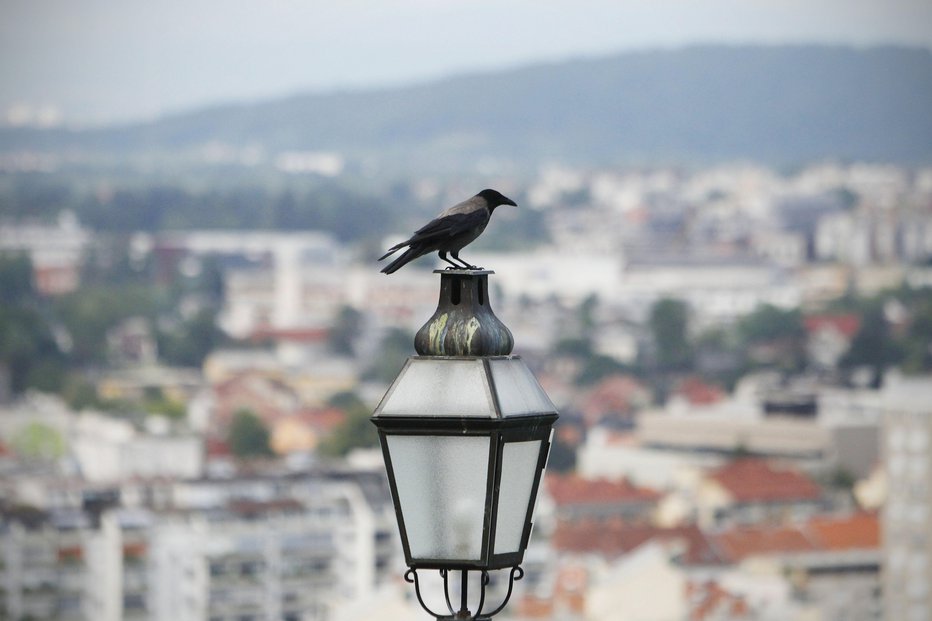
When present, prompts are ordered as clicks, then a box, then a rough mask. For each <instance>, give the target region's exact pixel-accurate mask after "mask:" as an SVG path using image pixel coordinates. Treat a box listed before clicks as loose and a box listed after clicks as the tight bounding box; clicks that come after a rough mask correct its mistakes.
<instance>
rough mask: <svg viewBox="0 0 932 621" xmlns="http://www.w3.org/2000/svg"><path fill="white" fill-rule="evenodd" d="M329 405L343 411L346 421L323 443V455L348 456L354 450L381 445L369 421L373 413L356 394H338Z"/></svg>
mask: <svg viewBox="0 0 932 621" xmlns="http://www.w3.org/2000/svg"><path fill="white" fill-rule="evenodd" d="M329 405H330V406H331V407H335V408H338V409H340V410H343V412H344V413H345V414H346V420H345V421H344V422H343V424H341V425H340V426H339V427H337V428H336V429H335V430H334V431H333V433H332V434H331V435H330V437H328V438H327V439H326V440H324V442H323V443H321V446H320V451H321V453H323V454H324V455H330V456H333V457H337V456H344V455H346V454H347V453H349V452H350V451H351V450H353V449H354V448H370V447H374V446H378V445H379V436H378V433H377V432H376V429H375V425H373V424H372V421H370V420H369V417H370V416H371V415H372V412H370V411H369V408H368V407H366V404H365V403H363V401H362V399H360V398H359V397H358V396H357V395H356V394H355V393H352V392H342V393H338V394H336V395H334V396H333V397H331V398H330V400H329Z"/></svg>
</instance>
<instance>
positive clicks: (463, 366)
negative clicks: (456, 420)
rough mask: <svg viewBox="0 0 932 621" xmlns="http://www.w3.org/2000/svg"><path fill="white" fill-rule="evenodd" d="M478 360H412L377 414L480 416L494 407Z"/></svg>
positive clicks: (486, 414) (485, 414) (487, 413)
mask: <svg viewBox="0 0 932 621" xmlns="http://www.w3.org/2000/svg"><path fill="white" fill-rule="evenodd" d="M484 371H485V370H484V369H483V368H482V361H481V360H417V359H411V361H410V362H409V363H408V366H407V367H406V369H405V370H404V372H402V374H401V375H400V376H399V377H398V379H397V380H395V385H394V386H393V387H392V391H391V393H390V394H389V396H388V398H387V399H386V401H385V403H384V405H383V406H382V410H381V411H380V412H379V413H378V415H379V416H482V417H489V418H491V417H493V416H494V413H495V410H494V408H493V407H492V400H491V396H490V394H489V388H488V384H487V382H486V379H485V372H484Z"/></svg>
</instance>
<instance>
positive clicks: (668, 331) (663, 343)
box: [649, 298, 693, 371]
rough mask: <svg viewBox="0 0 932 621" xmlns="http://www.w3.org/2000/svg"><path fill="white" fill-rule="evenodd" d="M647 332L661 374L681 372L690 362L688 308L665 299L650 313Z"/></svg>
mask: <svg viewBox="0 0 932 621" xmlns="http://www.w3.org/2000/svg"><path fill="white" fill-rule="evenodd" d="M649 323H650V329H651V332H652V334H653V337H654V345H655V347H656V348H657V349H656V351H657V364H658V365H659V367H660V369H661V370H664V371H681V370H684V369H686V368H688V367H689V365H690V364H691V362H692V358H693V351H692V344H691V343H690V341H689V306H688V305H687V304H686V302H683V301H682V300H674V299H671V298H664V299H662V300H659V301H657V303H655V304H654V306H653V307H652V308H651V310H650V320H649Z"/></svg>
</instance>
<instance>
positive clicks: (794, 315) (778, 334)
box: [738, 304, 805, 343]
mask: <svg viewBox="0 0 932 621" xmlns="http://www.w3.org/2000/svg"><path fill="white" fill-rule="evenodd" d="M738 331H739V333H740V334H741V336H742V337H743V338H744V339H746V340H747V341H750V342H752V343H760V342H764V341H776V340H780V339H800V338H802V337H803V336H805V328H804V327H803V318H802V315H801V314H800V312H799V310H798V309H792V310H783V309H780V308H777V307H776V306H773V305H771V304H761V305H760V306H758V307H757V308H756V309H754V310H753V311H752V312H751V313H750V314H749V315H746V316H744V317H742V318H741V321H740V322H739V323H738Z"/></svg>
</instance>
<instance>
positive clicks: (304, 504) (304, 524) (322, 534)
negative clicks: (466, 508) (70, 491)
mask: <svg viewBox="0 0 932 621" xmlns="http://www.w3.org/2000/svg"><path fill="white" fill-rule="evenodd" d="M376 483H377V482H376V481H375V479H374V478H371V477H369V478H367V477H366V476H362V475H334V476H327V475H321V476H308V475H288V476H270V477H262V478H253V479H242V480H236V479H231V480H224V481H209V480H198V481H191V482H188V483H187V484H185V483H179V484H176V485H175V489H174V491H173V492H172V494H171V495H172V499H171V501H170V502H169V503H166V504H165V505H164V506H163V508H160V509H159V508H155V509H153V508H137V509H125V508H120V507H119V506H116V505H114V503H115V502H118V500H117V499H118V496H117V495H113V496H111V497H110V498H109V501H108V502H106V503H104V504H102V505H101V504H98V505H97V507H96V509H95V508H94V507H93V506H92V505H87V503H85V504H86V508H85V509H77V508H72V509H59V510H55V511H42V510H38V509H28V508H15V507H14V508H7V509H6V510H4V511H2V512H0V587H2V588H0V619H16V620H19V619H24V618H26V619H31V620H33V621H43V620H46V619H48V620H52V619H54V620H56V621H58V620H62V621H121V620H127V621H133V620H137V619H138V620H143V619H145V620H148V621H187V620H190V621H207V620H209V621H246V620H255V621H258V620H260V619H284V620H287V621H325V620H331V619H334V618H336V617H337V616H338V614H340V611H341V610H343V609H346V608H349V607H351V606H358V605H359V604H361V603H365V602H367V601H369V600H371V599H372V598H374V597H375V596H376V594H377V592H379V590H380V589H382V588H383V587H384V586H385V585H387V584H389V583H390V582H391V579H392V578H397V576H399V575H400V573H399V569H398V568H399V566H400V561H399V560H398V559H399V555H400V549H399V548H400V546H398V537H397V531H396V528H395V523H394V520H395V518H394V513H393V511H392V509H391V503H390V502H389V500H388V497H387V492H386V491H385V490H384V489H382V488H381V487H380V486H379V485H377V484H376Z"/></svg>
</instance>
